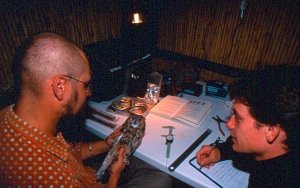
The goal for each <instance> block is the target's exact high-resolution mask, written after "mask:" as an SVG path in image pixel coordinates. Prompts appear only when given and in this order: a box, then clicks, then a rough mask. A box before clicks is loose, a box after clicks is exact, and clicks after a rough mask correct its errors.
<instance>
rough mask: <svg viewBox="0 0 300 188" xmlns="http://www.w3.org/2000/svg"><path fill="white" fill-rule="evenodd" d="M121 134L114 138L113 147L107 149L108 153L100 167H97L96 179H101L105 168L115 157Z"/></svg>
mask: <svg viewBox="0 0 300 188" xmlns="http://www.w3.org/2000/svg"><path fill="white" fill-rule="evenodd" d="M122 136H123V135H122V134H121V135H120V136H118V137H117V138H116V139H115V140H114V142H113V143H114V145H113V147H112V148H111V149H110V150H109V152H108V154H107V155H106V157H105V159H104V161H103V163H102V165H101V167H100V168H99V170H98V172H97V180H98V181H99V180H102V178H103V175H104V173H105V171H106V170H107V168H108V167H109V166H110V165H111V163H112V162H113V161H114V159H115V158H116V155H117V151H118V148H119V144H118V143H119V141H120V139H121V138H122Z"/></svg>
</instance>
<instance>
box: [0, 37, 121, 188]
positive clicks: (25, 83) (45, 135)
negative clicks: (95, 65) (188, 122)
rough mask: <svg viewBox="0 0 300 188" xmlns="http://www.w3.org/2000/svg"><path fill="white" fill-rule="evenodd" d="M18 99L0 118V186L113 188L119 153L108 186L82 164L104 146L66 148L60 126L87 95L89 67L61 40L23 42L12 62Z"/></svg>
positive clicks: (100, 143)
mask: <svg viewBox="0 0 300 188" xmlns="http://www.w3.org/2000/svg"><path fill="white" fill-rule="evenodd" d="M14 68H15V70H16V72H14V74H15V82H16V83H18V85H19V88H18V89H17V91H18V99H17V101H16V104H13V105H10V106H8V107H7V108H5V109H3V110H2V111H1V112H0V148H1V149H0V156H1V158H0V177H1V178H0V185H1V186H4V187H9V186H12V187H18V186H21V187H39V186H45V187H104V186H108V187H117V186H118V181H119V178H120V175H121V171H122V170H123V169H124V167H125V164H124V163H123V161H124V150H123V149H121V150H120V151H119V155H118V160H117V161H116V162H115V163H114V164H113V165H112V167H111V168H110V177H109V180H108V183H107V185H103V184H101V183H100V182H97V181H96V175H95V171H94V170H92V169H90V168H87V167H85V166H84V165H83V163H82V160H84V159H87V158H89V157H92V156H94V155H98V154H100V153H104V152H106V151H108V150H109V149H110V146H111V144H112V141H113V139H114V138H115V137H117V136H118V135H119V134H120V133H118V132H114V133H112V134H111V135H109V136H108V138H107V139H106V140H105V141H96V142H92V143H87V144H83V143H76V144H74V143H68V142H67V141H65V139H64V138H63V136H62V134H61V133H57V126H58V122H59V120H61V118H63V117H64V116H66V115H70V114H76V113H77V112H78V111H79V110H80V109H81V107H82V105H83V104H84V103H85V101H86V98H87V97H89V96H90V95H91V88H90V80H91V70H90V65H89V62H88V60H87V58H86V56H85V54H84V53H83V52H82V50H81V49H79V48H78V47H77V46H76V45H75V44H74V43H72V42H71V41H69V40H67V39H66V38H64V37H63V36H61V35H58V34H54V33H40V34H37V35H34V36H33V37H31V38H29V39H28V40H26V41H25V42H24V43H23V44H22V45H21V46H20V48H19V49H18V51H17V53H16V56H15V60H14Z"/></svg>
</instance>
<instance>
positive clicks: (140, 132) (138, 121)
mask: <svg viewBox="0 0 300 188" xmlns="http://www.w3.org/2000/svg"><path fill="white" fill-rule="evenodd" d="M145 126H146V123H145V118H144V117H143V116H140V115H134V114H131V115H130V116H129V117H128V119H127V120H126V121H125V122H124V123H123V125H121V127H120V128H119V131H120V132H121V135H120V136H118V137H117V138H116V139H115V140H114V143H113V147H112V148H111V149H110V151H109V152H108V154H107V156H106V158H105V159H104V162H103V163H102V166H101V167H100V169H99V170H98V172H97V180H102V177H103V175H104V173H105V171H106V170H107V168H108V167H109V166H110V165H111V164H112V162H113V161H114V160H115V158H116V157H117V156H118V154H117V152H118V150H119V148H120V147H122V146H123V147H124V148H125V155H126V157H125V159H126V161H125V162H126V163H127V165H128V164H129V156H130V155H131V154H132V153H133V152H134V151H135V150H136V149H137V148H138V146H139V145H140V144H141V142H142V139H143V137H144V135H145Z"/></svg>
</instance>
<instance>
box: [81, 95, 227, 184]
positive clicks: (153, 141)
mask: <svg viewBox="0 0 300 188" xmlns="http://www.w3.org/2000/svg"><path fill="white" fill-rule="evenodd" d="M184 97H185V98H193V97H194V96H190V95H184ZM200 99H203V100H207V101H211V102H212V109H211V111H210V112H209V114H208V115H207V116H206V118H205V119H204V120H203V121H202V122H201V125H200V127H199V128H193V127H189V126H186V125H183V124H180V123H177V122H174V121H171V120H167V119H164V118H160V117H158V116H155V115H153V114H148V115H147V116H146V134H145V136H144V138H143V141H142V144H141V145H140V146H139V148H138V149H137V150H136V151H135V153H134V155H135V156H136V157H138V158H140V159H142V160H144V161H145V162H147V163H149V164H151V165H153V166H155V167H157V168H159V169H160V170H162V171H164V172H166V173H168V174H170V175H171V176H174V177H176V178H177V179H180V180H181V181H183V182H185V183H187V184H190V185H191V186H193V187H217V186H216V185H215V184H214V183H213V182H212V181H210V180H209V179H207V178H206V177H205V176H204V175H202V174H201V173H199V172H198V171H197V170H195V169H194V168H193V167H192V166H190V164H189V160H190V159H191V158H192V157H194V156H195V155H196V152H197V151H198V150H199V149H200V147H201V145H203V144H210V143H212V142H214V141H215V140H216V138H217V137H220V138H221V139H222V140H224V141H225V140H226V137H227V136H228V135H229V130H228V129H227V127H226V125H225V124H222V129H223V131H224V133H225V135H226V136H225V137H224V136H222V135H221V133H220V132H219V130H218V126H217V123H216V121H214V120H213V119H212V116H216V115H219V116H220V117H221V118H222V119H225V120H226V118H227V117H228V115H229V113H230V108H229V105H228V102H226V100H224V99H217V98H213V97H208V96H205V95H203V94H202V95H201V96H200ZM110 103H111V101H104V102H101V103H96V102H93V101H90V102H89V105H91V106H93V107H96V108H98V109H101V110H105V109H106V107H107V106H108V105H109V104H110ZM116 116H118V117H119V120H118V122H117V123H118V125H121V124H122V123H123V122H124V121H125V120H126V118H127V116H126V115H125V114H118V115H116ZM163 126H174V127H175V129H174V130H173V134H174V135H175V136H174V141H173V143H172V145H171V154H170V158H169V159H168V160H167V159H166V147H167V146H166V145H165V142H166V140H165V137H162V136H161V135H166V134H167V133H168V129H165V128H162V127H163ZM86 128H87V130H89V131H90V132H92V133H94V134H95V135H98V136H100V137H102V138H105V137H106V136H107V135H109V134H110V133H111V132H113V129H112V128H109V127H107V126H105V125H101V124H99V123H97V122H95V121H93V120H90V119H87V120H86ZM207 128H210V129H211V130H212V132H211V134H210V135H209V136H208V137H207V138H206V139H205V140H204V141H203V142H202V143H201V144H200V145H199V146H198V147H197V148H196V149H195V150H194V151H193V152H192V153H191V154H190V155H189V156H188V157H187V158H186V159H185V160H184V161H183V162H182V163H181V164H180V165H179V166H178V167H177V168H176V169H175V171H174V172H170V171H169V170H168V169H167V167H168V166H169V165H171V164H172V163H173V162H174V161H175V160H176V159H177V158H178V157H179V156H180V155H181V154H182V153H183V152H184V151H185V150H186V149H187V148H188V147H189V146H190V145H192V144H193V143H194V141H195V140H197V138H198V137H199V136H200V135H202V133H204V132H205V131H206V130H207Z"/></svg>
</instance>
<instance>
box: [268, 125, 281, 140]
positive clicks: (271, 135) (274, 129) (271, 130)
mask: <svg viewBox="0 0 300 188" xmlns="http://www.w3.org/2000/svg"><path fill="white" fill-rule="evenodd" d="M280 131H281V129H280V126H279V125H272V126H271V125H267V126H266V132H265V133H266V139H267V142H268V143H269V144H272V143H273V142H274V141H275V140H276V138H277V137H278V136H279V133H280Z"/></svg>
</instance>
